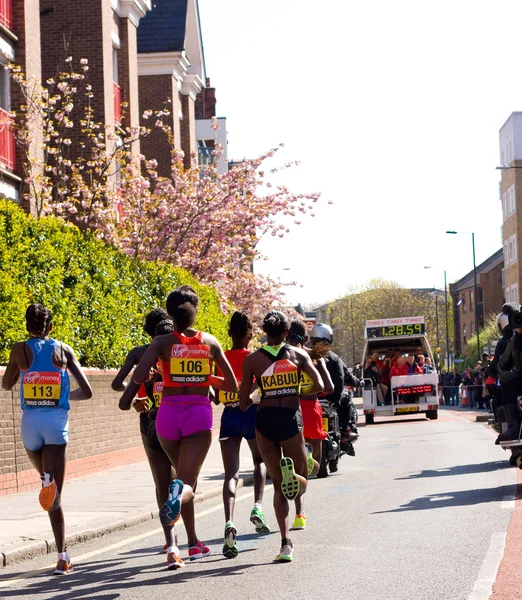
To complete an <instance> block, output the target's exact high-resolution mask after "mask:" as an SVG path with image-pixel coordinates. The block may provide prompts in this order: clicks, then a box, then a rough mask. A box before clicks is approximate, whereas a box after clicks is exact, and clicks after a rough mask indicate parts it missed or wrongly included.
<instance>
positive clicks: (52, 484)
mask: <svg viewBox="0 0 522 600" xmlns="http://www.w3.org/2000/svg"><path fill="white" fill-rule="evenodd" d="M41 479H42V484H43V487H42V489H41V490H40V495H39V497H38V499H39V500H40V506H41V507H42V508H43V509H44V510H47V511H49V510H51V508H52V507H53V504H54V503H55V502H56V501H57V500H58V488H57V487H56V481H55V480H54V478H53V476H52V473H42V475H41Z"/></svg>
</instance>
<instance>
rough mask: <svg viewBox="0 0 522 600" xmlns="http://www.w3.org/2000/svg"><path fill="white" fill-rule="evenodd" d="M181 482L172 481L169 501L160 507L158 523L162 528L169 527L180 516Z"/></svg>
mask: <svg viewBox="0 0 522 600" xmlns="http://www.w3.org/2000/svg"><path fill="white" fill-rule="evenodd" d="M182 492H183V481H181V480H180V479H174V480H173V481H172V482H171V484H170V489H169V499H168V500H167V501H166V502H165V504H164V505H163V506H162V507H161V510H160V521H161V524H162V525H163V527H170V526H171V525H174V523H176V521H178V520H179V517H180V514H181V494H182Z"/></svg>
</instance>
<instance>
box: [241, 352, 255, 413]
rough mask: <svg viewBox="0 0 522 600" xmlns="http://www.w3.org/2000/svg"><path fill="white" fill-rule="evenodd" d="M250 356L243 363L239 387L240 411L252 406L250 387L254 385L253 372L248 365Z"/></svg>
mask: <svg viewBox="0 0 522 600" xmlns="http://www.w3.org/2000/svg"><path fill="white" fill-rule="evenodd" d="M251 357H252V354H249V355H248V356H247V357H246V358H245V360H244V362H243V375H242V377H241V385H240V387H239V406H240V408H241V410H247V408H248V407H249V406H250V405H251V404H252V398H251V397H250V394H251V393H252V386H253V384H254V372H253V371H252V365H251V364H250V363H251V362H252V361H251Z"/></svg>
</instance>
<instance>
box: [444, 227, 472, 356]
mask: <svg viewBox="0 0 522 600" xmlns="http://www.w3.org/2000/svg"><path fill="white" fill-rule="evenodd" d="M446 233H450V234H452V235H456V234H458V233H470V232H468V231H460V232H459V231H446ZM471 245H472V247H473V287H474V289H475V292H474V294H475V327H476V328H477V356H478V359H477V360H480V334H479V329H480V327H479V313H478V286H477V263H476V262H475V233H474V232H473V231H472V232H471Z"/></svg>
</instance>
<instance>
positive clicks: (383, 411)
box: [362, 317, 439, 425]
mask: <svg viewBox="0 0 522 600" xmlns="http://www.w3.org/2000/svg"><path fill="white" fill-rule="evenodd" d="M364 337H365V343H364V352H363V357H362V366H363V368H364V367H365V365H366V359H367V358H368V357H371V356H372V354H375V353H377V354H378V355H379V359H380V360H383V361H384V359H385V358H390V359H391V360H392V361H394V359H396V358H397V357H398V356H407V355H409V354H414V355H415V356H418V355H419V354H423V355H424V356H425V357H429V358H430V359H431V365H432V367H433V373H425V374H422V375H420V374H419V375H401V376H395V377H392V378H391V383H390V389H389V391H388V393H387V394H386V397H385V398H383V394H382V388H381V390H380V391H379V393H378V391H377V386H376V385H375V383H374V382H373V381H372V380H371V379H369V378H364V379H363V382H364V384H363V409H364V416H365V419H366V423H367V424H368V425H371V424H373V423H374V420H375V416H376V415H377V416H380V417H396V416H404V415H405V414H418V413H425V414H426V416H427V417H428V419H437V417H438V410H439V395H438V375H437V373H436V372H435V366H434V365H435V362H434V360H433V354H432V352H431V348H430V344H429V342H428V337H427V336H426V326H425V323H424V317H401V318H397V319H378V320H374V321H366V326H365V331H364ZM378 395H379V398H378Z"/></svg>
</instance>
